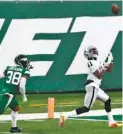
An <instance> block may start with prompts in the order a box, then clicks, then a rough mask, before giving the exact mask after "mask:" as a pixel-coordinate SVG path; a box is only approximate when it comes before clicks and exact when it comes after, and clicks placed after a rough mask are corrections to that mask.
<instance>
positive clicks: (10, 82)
mask: <svg viewBox="0 0 123 134" xmlns="http://www.w3.org/2000/svg"><path fill="white" fill-rule="evenodd" d="M4 75H5V76H6V80H5V83H4V86H5V88H8V89H9V90H10V92H11V93H12V94H16V92H17V91H18V89H19V84H20V80H21V78H22V77H23V76H26V77H29V76H30V71H29V70H28V69H25V68H22V67H21V66H7V67H6V70H5V71H4Z"/></svg>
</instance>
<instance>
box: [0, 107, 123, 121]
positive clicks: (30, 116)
mask: <svg viewBox="0 0 123 134" xmlns="http://www.w3.org/2000/svg"><path fill="white" fill-rule="evenodd" d="M60 113H61V112H55V113H54V118H60ZM62 113H68V112H62ZM112 114H113V115H123V108H116V109H112ZM102 115H107V113H106V111H105V110H104V109H103V110H91V111H89V112H88V113H84V114H80V115H77V116H75V117H79V116H80V117H82V116H102ZM47 118H48V113H30V114H19V115H18V120H32V119H36V120H37V119H47ZM7 120H11V116H10V115H1V116H0V121H7Z"/></svg>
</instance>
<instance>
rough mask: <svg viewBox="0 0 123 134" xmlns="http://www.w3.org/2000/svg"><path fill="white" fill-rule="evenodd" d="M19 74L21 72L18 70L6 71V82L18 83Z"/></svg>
mask: <svg viewBox="0 0 123 134" xmlns="http://www.w3.org/2000/svg"><path fill="white" fill-rule="evenodd" d="M21 76H22V74H21V73H20V72H13V71H8V72H7V77H8V79H7V80H6V83H9V84H10V83H11V84H13V85H18V84H19V82H20V79H21Z"/></svg>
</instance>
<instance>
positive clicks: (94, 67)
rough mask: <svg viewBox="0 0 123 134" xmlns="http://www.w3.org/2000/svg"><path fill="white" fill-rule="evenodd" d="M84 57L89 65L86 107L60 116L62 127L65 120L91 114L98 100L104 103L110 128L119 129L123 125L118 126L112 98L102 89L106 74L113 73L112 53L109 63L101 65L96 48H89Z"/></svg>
mask: <svg viewBox="0 0 123 134" xmlns="http://www.w3.org/2000/svg"><path fill="white" fill-rule="evenodd" d="M84 56H85V58H86V59H87V65H88V69H89V73H88V76H87V81H86V82H85V85H84V86H85V90H86V95H85V99H84V106H83V107H79V108H77V109H75V110H73V111H71V112H68V113H66V114H63V113H61V115H60V127H62V126H63V125H64V122H65V120H66V119H67V118H68V117H71V116H76V115H79V114H82V113H86V112H89V111H90V109H91V107H92V105H93V103H94V102H95V100H96V99H99V100H101V101H102V102H103V103H104V106H105V110H106V112H107V116H108V120H109V127H119V126H122V124H118V123H117V122H116V121H115V120H114V118H113V115H112V113H111V98H110V97H109V96H108V95H107V94H106V93H105V92H104V91H103V90H102V89H101V88H100V84H101V80H102V77H103V75H104V73H105V72H111V71H112V65H113V56H112V53H111V52H110V53H109V55H108V57H107V58H108V61H107V62H105V63H103V64H101V62H100V61H98V50H97V48H96V47H93V46H89V47H88V48H87V49H85V51H84Z"/></svg>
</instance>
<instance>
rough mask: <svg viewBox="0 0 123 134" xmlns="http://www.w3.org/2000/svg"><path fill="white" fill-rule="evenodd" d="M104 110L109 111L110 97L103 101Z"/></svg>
mask: <svg viewBox="0 0 123 134" xmlns="http://www.w3.org/2000/svg"><path fill="white" fill-rule="evenodd" d="M105 110H106V112H111V99H110V98H109V99H108V100H107V101H106V102H105Z"/></svg>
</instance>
